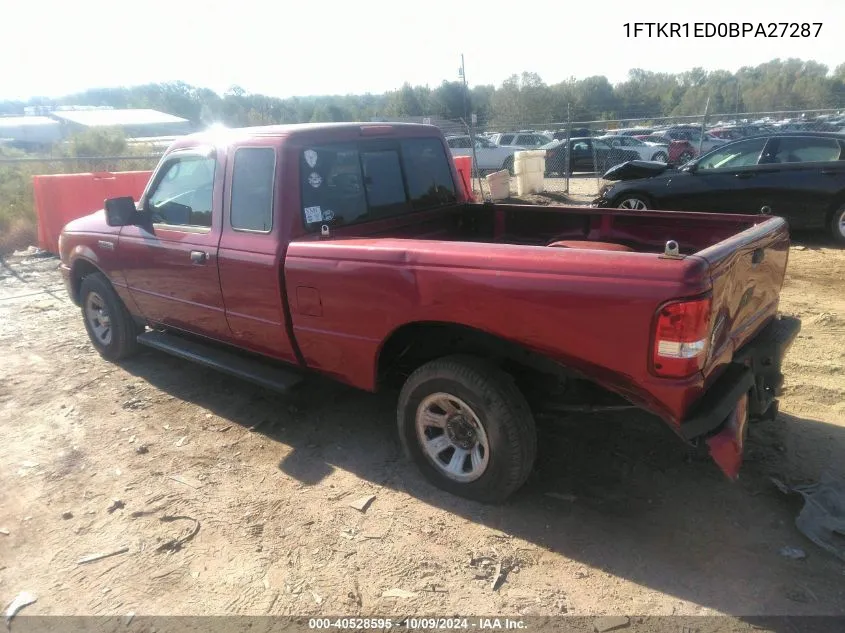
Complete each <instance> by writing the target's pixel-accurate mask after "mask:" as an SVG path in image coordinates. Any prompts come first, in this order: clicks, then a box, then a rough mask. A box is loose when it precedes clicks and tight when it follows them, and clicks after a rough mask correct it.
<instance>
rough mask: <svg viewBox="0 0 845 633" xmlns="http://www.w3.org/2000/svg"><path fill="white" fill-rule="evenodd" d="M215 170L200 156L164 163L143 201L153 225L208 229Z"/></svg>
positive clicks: (214, 162)
mask: <svg viewBox="0 0 845 633" xmlns="http://www.w3.org/2000/svg"><path fill="white" fill-rule="evenodd" d="M216 166H217V160H216V159H215V158H213V157H204V156H184V157H180V158H175V159H173V160H171V161H170V162H168V163H166V164H165V165H164V167H163V169H162V171H161V173H160V175H159V176H158V178H157V180H158V182H157V183H156V185H155V187H154V189H153V191H152V193H151V194H150V196H149V197H148V200H147V207H148V209H149V211H150V212H151V213H152V219H153V222H154V223H156V224H168V225H172V226H194V227H206V228H207V227H210V226H211V206H212V204H211V203H212V192H213V190H214V171H215V168H216Z"/></svg>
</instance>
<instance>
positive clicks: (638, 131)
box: [606, 127, 654, 136]
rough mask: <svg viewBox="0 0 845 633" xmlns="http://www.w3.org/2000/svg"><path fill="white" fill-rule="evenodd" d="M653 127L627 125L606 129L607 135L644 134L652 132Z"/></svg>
mask: <svg viewBox="0 0 845 633" xmlns="http://www.w3.org/2000/svg"><path fill="white" fill-rule="evenodd" d="M653 133H654V129H652V128H650V127H629V128H620V129H617V130H608V131H607V133H606V135H607V136H611V135H612V136H642V135H644V134H653Z"/></svg>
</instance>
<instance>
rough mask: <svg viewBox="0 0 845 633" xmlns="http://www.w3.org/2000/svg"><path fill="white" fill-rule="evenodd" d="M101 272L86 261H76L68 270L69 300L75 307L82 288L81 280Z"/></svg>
mask: <svg viewBox="0 0 845 633" xmlns="http://www.w3.org/2000/svg"><path fill="white" fill-rule="evenodd" d="M98 272H101V271H100V269H99V268H97V267H96V266H95V265H94V264H92V263H91V262H89V261H88V260H87V259H77V260H76V261H75V262H74V263H73V266H72V267H71V269H70V288H71V299H73V302H74V303H76V304H77V305H78V304H79V289H80V287H81V286H82V280H83V279H85V278H86V277H87V276H88V275H91V274H93V273H98Z"/></svg>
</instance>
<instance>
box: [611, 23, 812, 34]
mask: <svg viewBox="0 0 845 633" xmlns="http://www.w3.org/2000/svg"><path fill="white" fill-rule="evenodd" d="M622 26H623V27H624V29H625V37H694V38H696V37H702V38H711V37H730V38H733V37H774V38H790V37H795V38H804V37H818V36H819V33H821V30H822V23H821V22H626V23H625V24H623V25H622Z"/></svg>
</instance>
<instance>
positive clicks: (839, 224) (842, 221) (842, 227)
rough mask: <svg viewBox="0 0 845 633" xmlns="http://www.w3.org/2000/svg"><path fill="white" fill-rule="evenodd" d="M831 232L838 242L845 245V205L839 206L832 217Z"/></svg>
mask: <svg viewBox="0 0 845 633" xmlns="http://www.w3.org/2000/svg"><path fill="white" fill-rule="evenodd" d="M830 234H831V235H832V236H833V239H834V240H835V241H836V243H837V244H840V245H842V246H845V205H842V206H841V207H839V208H838V209H837V210H836V211H834V212H833V215H832V216H831V217H830Z"/></svg>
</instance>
